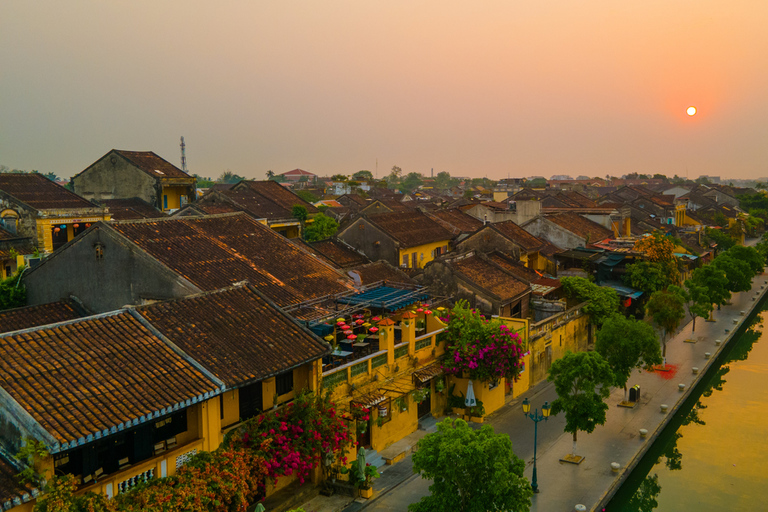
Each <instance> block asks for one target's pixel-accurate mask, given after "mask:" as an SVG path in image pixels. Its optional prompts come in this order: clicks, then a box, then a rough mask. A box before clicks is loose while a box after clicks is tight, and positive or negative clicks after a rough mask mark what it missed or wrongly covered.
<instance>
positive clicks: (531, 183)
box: [523, 178, 547, 188]
mask: <svg viewBox="0 0 768 512" xmlns="http://www.w3.org/2000/svg"><path fill="white" fill-rule="evenodd" d="M523 186H524V187H526V188H544V187H546V186H547V180H545V179H544V178H534V179H532V180H526V182H525V183H523Z"/></svg>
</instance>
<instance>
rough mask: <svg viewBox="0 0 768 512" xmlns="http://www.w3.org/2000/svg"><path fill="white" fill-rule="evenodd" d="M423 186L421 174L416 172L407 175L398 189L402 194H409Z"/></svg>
mask: <svg viewBox="0 0 768 512" xmlns="http://www.w3.org/2000/svg"><path fill="white" fill-rule="evenodd" d="M423 184H424V180H423V179H421V174H419V173H417V172H409V173H408V175H407V176H406V177H405V178H403V180H402V181H401V182H400V189H401V190H402V191H403V192H406V193H410V192H413V191H414V190H416V189H417V188H419V187H420V186H421V185H423Z"/></svg>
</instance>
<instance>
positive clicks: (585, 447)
mask: <svg viewBox="0 0 768 512" xmlns="http://www.w3.org/2000/svg"><path fill="white" fill-rule="evenodd" d="M766 291H768V275H766V274H765V273H763V274H760V275H758V276H756V277H755V278H754V279H753V281H752V290H751V291H749V292H742V293H736V294H733V297H732V299H731V303H730V305H727V306H723V307H722V308H721V310H719V311H717V310H716V311H715V312H714V319H715V321H714V322H705V321H704V320H703V319H701V318H699V319H697V320H696V330H695V332H692V322H690V321H689V322H688V323H687V324H686V325H684V326H683V327H682V328H681V330H680V331H679V332H678V333H677V334H676V335H675V336H672V337H671V338H670V339H668V340H667V366H668V368H669V371H663V372H662V371H658V372H652V373H651V372H646V371H635V372H633V373H632V375H631V377H630V379H629V384H628V385H629V386H634V385H639V386H640V400H639V402H638V404H637V405H636V406H635V407H634V408H624V407H619V406H618V404H619V403H620V402H621V401H622V400H623V398H624V390H623V389H614V390H612V393H611V396H610V397H609V399H608V401H607V403H608V404H609V409H608V412H607V421H606V423H605V424H604V425H600V426H598V427H597V428H596V429H595V430H594V432H592V433H591V434H586V433H584V432H579V434H578V443H577V449H576V451H577V455H581V456H583V457H584V460H583V461H582V462H581V464H579V465H575V464H571V463H568V462H562V461H561V459H562V458H564V457H565V456H566V455H568V454H570V453H571V451H572V444H573V438H572V435H571V434H566V433H565V432H564V431H563V427H564V426H565V418H564V415H563V414H560V415H558V416H554V417H550V418H549V420H548V421H546V422H541V423H539V425H538V451H537V467H538V469H537V471H538V484H539V489H540V492H539V493H538V494H535V495H534V496H533V498H532V505H531V510H532V511H535V512H569V511H573V510H576V505H584V506H585V508H586V510H592V511H598V512H601V511H602V510H603V508H604V507H606V505H607V503H608V501H609V500H610V497H611V496H612V495H613V493H614V492H616V490H617V489H618V488H619V486H620V485H621V483H622V482H623V481H624V480H625V479H626V477H627V476H628V475H629V473H630V472H631V471H632V468H634V466H635V465H636V464H637V463H638V462H639V461H640V459H641V458H642V456H643V455H644V454H645V452H646V450H647V449H649V448H650V446H651V444H652V443H653V441H654V440H655V439H656V438H657V437H658V435H659V434H660V433H661V432H662V430H663V429H664V426H665V425H666V424H667V422H669V421H670V420H671V419H672V417H673V416H674V414H675V412H676V411H677V410H678V409H679V408H680V407H681V406H682V405H683V404H684V402H685V400H686V398H687V397H688V395H689V394H690V393H691V392H692V390H693V388H694V387H695V386H696V384H697V383H698V382H699V381H700V380H701V379H702V378H703V377H704V375H705V374H706V372H707V370H708V369H709V367H710V366H711V365H714V364H716V359H717V357H718V355H719V354H720V352H722V351H723V350H725V348H726V346H727V345H728V342H729V341H730V339H731V337H733V336H734V335H735V333H736V331H737V330H738V329H739V327H741V325H742V324H743V323H744V322H746V321H747V319H748V318H749V316H750V313H751V311H752V309H753V308H754V307H755V306H756V305H757V304H758V303H759V302H760V299H761V298H762V297H763V295H764V294H765V293H766ZM753 299H754V300H753ZM742 312H743V314H742ZM726 330H727V331H728V332H726ZM716 340H720V342H721V343H720V344H719V345H718V344H716ZM707 353H709V356H706V354H707ZM693 368H698V372H697V373H696V374H694V372H693ZM680 384H684V387H683V389H682V390H681V389H680ZM526 397H527V398H529V399H530V401H531V404H532V410H533V408H539V409H540V408H541V406H542V405H543V404H544V402H545V401H548V402H550V403H551V402H552V400H554V399H555V398H556V397H557V395H556V393H555V390H554V387H553V385H552V384H551V383H549V382H542V383H540V384H539V385H537V386H536V387H534V388H533V389H531V390H530V392H529V393H527V394H526V395H525V396H523V397H519V398H517V399H515V400H510V401H509V402H508V404H507V405H506V406H505V407H503V408H502V409H500V410H499V411H497V412H496V413H494V414H493V415H491V416H490V417H488V419H487V420H486V422H487V423H488V424H489V425H491V426H492V427H493V428H494V430H495V431H496V432H498V433H504V434H507V435H509V437H510V439H511V440H512V446H513V450H514V452H515V454H517V456H519V457H520V458H522V459H523V460H525V461H526V464H527V466H526V470H525V475H526V477H527V478H528V479H529V480H530V479H531V477H532V472H533V428H534V425H533V422H532V421H530V420H529V419H527V418H526V417H525V416H524V415H523V413H522V408H521V403H522V399H523V398H526ZM662 405H666V406H667V410H666V412H662V410H661V409H662V407H661V406H662ZM641 429H644V430H646V431H647V435H646V436H645V437H642V436H641V435H640V430H641ZM415 442H416V441H415V439H414V443H415ZM612 463H616V464H618V466H619V468H618V469H617V470H615V469H613V468H612V467H611V464H612ZM381 470H382V478H380V479H378V480H376V481H374V490H375V494H374V497H373V499H371V500H356V501H355V502H354V503H352V504H350V505H348V506H346V507H344V506H336V507H334V506H333V505H331V503H322V501H320V502H318V501H316V500H313V503H311V504H307V505H309V506H308V507H305V509H306V510H307V512H313V511H317V512H320V511H322V512H334V511H338V510H342V509H343V510H344V512H355V511H357V510H362V509H367V510H369V511H398V512H402V511H404V510H407V507H408V504H410V503H414V502H417V501H419V499H420V498H421V497H422V496H425V495H427V494H428V493H429V489H428V486H429V482H428V481H425V480H423V479H422V478H421V477H419V476H417V475H414V474H413V472H412V462H411V457H410V455H409V456H407V457H406V458H405V459H403V460H402V461H401V462H399V463H397V464H396V465H394V466H385V467H383V468H381ZM608 512H614V511H610V510H609V511H608Z"/></svg>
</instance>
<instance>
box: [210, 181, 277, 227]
mask: <svg viewBox="0 0 768 512" xmlns="http://www.w3.org/2000/svg"><path fill="white" fill-rule="evenodd" d="M281 188H282V187H281ZM219 193H220V194H222V195H224V196H226V197H228V198H229V199H230V200H231V201H232V202H234V205H233V206H234V207H235V208H239V209H242V210H243V211H246V212H248V213H250V214H251V215H253V216H254V217H256V218H259V219H270V220H276V219H290V218H291V210H290V209H287V210H286V209H285V208H283V207H282V206H280V205H279V204H277V203H275V202H274V201H272V200H271V199H270V198H268V197H265V196H263V195H261V194H258V193H256V192H253V191H252V190H248V189H239V190H222V191H220V192H219ZM212 199H213V197H212V196H208V195H206V196H205V197H203V198H201V199H200V201H199V203H200V204H201V205H204V204H206V202H207V201H210V200H212Z"/></svg>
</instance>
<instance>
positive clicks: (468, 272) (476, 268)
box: [450, 256, 530, 300]
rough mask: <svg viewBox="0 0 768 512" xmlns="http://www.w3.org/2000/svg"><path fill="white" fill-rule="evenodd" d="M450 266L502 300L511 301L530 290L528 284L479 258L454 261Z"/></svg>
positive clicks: (472, 257) (471, 257)
mask: <svg viewBox="0 0 768 512" xmlns="http://www.w3.org/2000/svg"><path fill="white" fill-rule="evenodd" d="M450 265H451V266H452V267H453V268H454V269H455V270H456V271H457V272H459V273H460V274H462V275H463V276H465V277H466V278H468V279H469V280H470V281H472V282H473V283H475V284H476V285H478V286H480V287H481V288H483V289H485V290H487V291H489V292H490V293H492V294H493V295H495V296H496V297H498V298H499V299H500V300H510V299H513V298H515V297H517V296H518V295H520V294H521V293H524V292H525V291H526V290H530V286H529V285H528V284H527V283H525V282H523V281H521V280H519V279H518V278H517V277H515V276H514V275H512V274H510V273H508V272H506V271H504V270H503V269H501V268H500V267H498V266H496V265H494V264H493V263H491V262H489V261H486V260H484V259H482V258H480V257H478V256H470V257H468V258H462V259H460V260H452V261H451V262H450Z"/></svg>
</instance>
